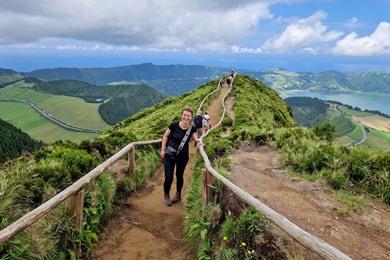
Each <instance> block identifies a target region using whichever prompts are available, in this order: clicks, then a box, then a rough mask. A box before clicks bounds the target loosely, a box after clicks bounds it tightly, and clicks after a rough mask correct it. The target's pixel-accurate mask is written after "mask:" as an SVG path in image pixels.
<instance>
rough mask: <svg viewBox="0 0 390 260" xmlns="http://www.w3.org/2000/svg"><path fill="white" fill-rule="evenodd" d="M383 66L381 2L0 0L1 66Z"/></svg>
mask: <svg viewBox="0 0 390 260" xmlns="http://www.w3.org/2000/svg"><path fill="white" fill-rule="evenodd" d="M142 62H153V63H155V64H176V63H181V64H203V65H209V66H221V67H236V68H246V69H267V68H273V67H282V68H285V69H288V70H293V71H313V72H318V71H324V70H339V71H344V72H348V71H356V72H364V71H387V72H390V1H388V0H373V1H368V0H367V1H363V0H357V1H340V0H339V1H335V0H317V1H305V0H296V1H294V0H277V1H273V0H263V1H262V0H257V1H254V0H244V1H232V0H219V1H218V0H210V1H208V2H205V1H195V0H186V1H183V0H170V1H158V0H148V1H128V0H115V1H106V2H104V1H99V0H89V1H82V0H80V1H77V0H68V1H66V2H65V1H60V0H36V1H28V2H26V1H22V0H12V1H11V0H2V1H0V67H3V68H13V69H16V70H18V71H30V70H33V69H38V68H46V67H110V66H120V65H127V64H136V63H142Z"/></svg>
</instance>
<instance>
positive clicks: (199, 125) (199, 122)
mask: <svg viewBox="0 0 390 260" xmlns="http://www.w3.org/2000/svg"><path fill="white" fill-rule="evenodd" d="M202 122H203V117H202V116H201V115H196V116H195V119H194V125H195V127H196V129H198V128H202V126H203V124H202Z"/></svg>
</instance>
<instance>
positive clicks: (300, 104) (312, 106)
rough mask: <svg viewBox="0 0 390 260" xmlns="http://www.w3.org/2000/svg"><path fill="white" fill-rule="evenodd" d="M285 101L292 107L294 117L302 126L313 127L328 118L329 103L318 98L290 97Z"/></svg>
mask: <svg viewBox="0 0 390 260" xmlns="http://www.w3.org/2000/svg"><path fill="white" fill-rule="evenodd" d="M284 101H285V102H286V103H287V104H288V105H289V106H290V107H291V108H292V111H293V115H294V119H295V120H296V121H297V122H298V123H299V124H300V125H302V126H306V127H312V126H314V124H315V123H317V122H319V121H324V120H326V112H327V109H328V107H329V105H328V104H327V103H326V102H324V101H322V100H321V99H318V98H310V97H289V98H286V99H284Z"/></svg>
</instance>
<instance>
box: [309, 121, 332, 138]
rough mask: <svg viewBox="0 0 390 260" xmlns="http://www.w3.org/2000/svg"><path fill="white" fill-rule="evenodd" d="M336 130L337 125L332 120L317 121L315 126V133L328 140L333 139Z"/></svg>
mask: <svg viewBox="0 0 390 260" xmlns="http://www.w3.org/2000/svg"><path fill="white" fill-rule="evenodd" d="M334 130H335V126H334V125H332V124H331V123H330V122H325V123H320V122H317V123H316V124H315V125H314V127H313V132H314V134H315V135H317V136H318V137H319V138H321V139H323V140H326V141H328V142H331V141H333V139H334V137H333V133H334Z"/></svg>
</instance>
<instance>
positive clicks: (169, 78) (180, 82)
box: [29, 63, 226, 95]
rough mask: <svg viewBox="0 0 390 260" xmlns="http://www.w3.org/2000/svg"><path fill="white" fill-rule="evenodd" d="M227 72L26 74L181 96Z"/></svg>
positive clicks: (174, 68) (131, 69) (168, 68)
mask: <svg viewBox="0 0 390 260" xmlns="http://www.w3.org/2000/svg"><path fill="white" fill-rule="evenodd" d="M225 71H226V69H221V68H211V67H205V66H198V65H154V64H151V63H144V64H139V65H129V66H122V67H112V68H55V69H41V70H34V71H32V72H31V73H30V74H29V75H31V76H33V77H36V78H39V79H42V80H57V79H74V80H80V81H85V82H88V83H91V84H96V85H106V84H108V83H111V82H120V81H128V82H136V83H146V84H147V85H151V86H153V87H154V88H156V89H157V90H158V91H161V92H163V93H166V94H168V95H180V94H183V93H186V92H188V91H189V90H191V89H193V88H194V87H196V86H198V85H199V84H202V83H204V82H206V81H207V80H210V79H213V78H215V77H216V76H217V75H219V74H221V73H223V72H225Z"/></svg>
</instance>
